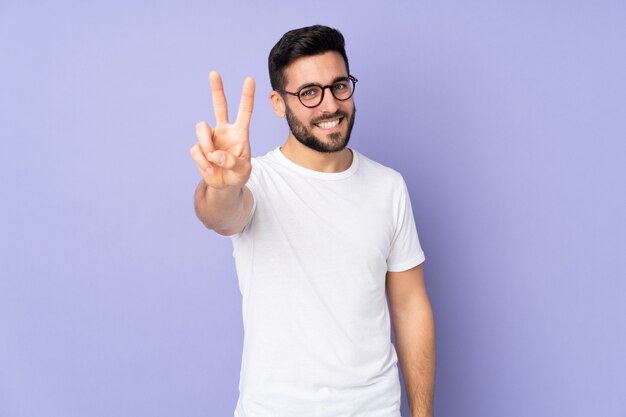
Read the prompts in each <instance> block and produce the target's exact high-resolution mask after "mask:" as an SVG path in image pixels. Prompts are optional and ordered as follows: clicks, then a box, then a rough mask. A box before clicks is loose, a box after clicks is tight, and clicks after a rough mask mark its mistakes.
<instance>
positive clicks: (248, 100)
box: [236, 77, 254, 128]
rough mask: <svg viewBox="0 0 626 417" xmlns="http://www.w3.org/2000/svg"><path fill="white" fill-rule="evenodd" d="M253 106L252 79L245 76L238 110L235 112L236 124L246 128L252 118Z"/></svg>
mask: <svg viewBox="0 0 626 417" xmlns="http://www.w3.org/2000/svg"><path fill="white" fill-rule="evenodd" d="M253 108H254V79H253V78H252V77H247V78H246V79H245V80H244V81H243V88H242V90H241V100H240V101H239V112H238V113H237V122H236V123H237V124H238V125H242V126H243V127H245V128H247V127H248V126H249V125H250V119H251V118H252V109H253Z"/></svg>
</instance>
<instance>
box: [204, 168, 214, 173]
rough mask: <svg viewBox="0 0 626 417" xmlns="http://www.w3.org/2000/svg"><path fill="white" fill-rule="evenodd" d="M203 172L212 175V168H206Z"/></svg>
mask: <svg viewBox="0 0 626 417" xmlns="http://www.w3.org/2000/svg"><path fill="white" fill-rule="evenodd" d="M205 171H206V172H207V174H212V173H213V168H211V167H206V168H205Z"/></svg>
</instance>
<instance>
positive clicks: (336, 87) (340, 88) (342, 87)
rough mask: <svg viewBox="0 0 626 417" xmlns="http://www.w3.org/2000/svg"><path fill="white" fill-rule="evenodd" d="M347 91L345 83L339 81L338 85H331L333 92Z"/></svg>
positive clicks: (346, 83)
mask: <svg viewBox="0 0 626 417" xmlns="http://www.w3.org/2000/svg"><path fill="white" fill-rule="evenodd" d="M347 89H348V82H347V81H340V82H338V83H335V84H333V90H334V91H337V92H341V91H345V90H347Z"/></svg>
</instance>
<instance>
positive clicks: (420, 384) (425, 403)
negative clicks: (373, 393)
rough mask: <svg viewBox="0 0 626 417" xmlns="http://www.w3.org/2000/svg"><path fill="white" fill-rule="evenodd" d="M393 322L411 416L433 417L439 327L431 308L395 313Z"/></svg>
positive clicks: (425, 306) (424, 307)
mask: <svg viewBox="0 0 626 417" xmlns="http://www.w3.org/2000/svg"><path fill="white" fill-rule="evenodd" d="M393 320H394V329H395V333H396V348H397V350H398V356H399V359H400V365H401V366H402V373H403V375H404V385H405V387H406V393H407V398H408V402H409V407H410V410H411V417H431V416H432V415H433V394H434V386H435V324H434V319H433V314H432V309H431V306H430V304H427V305H423V306H421V307H419V308H415V309H414V310H412V311H408V312H404V313H397V314H394V319H393Z"/></svg>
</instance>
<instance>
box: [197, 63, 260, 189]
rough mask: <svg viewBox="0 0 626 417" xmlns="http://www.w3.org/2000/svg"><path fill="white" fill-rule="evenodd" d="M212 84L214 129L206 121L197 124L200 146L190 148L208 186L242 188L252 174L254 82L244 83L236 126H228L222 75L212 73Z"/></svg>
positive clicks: (247, 81)
mask: <svg viewBox="0 0 626 417" xmlns="http://www.w3.org/2000/svg"><path fill="white" fill-rule="evenodd" d="M209 83H210V84H211V91H212V93H213V108H214V111H215V121H216V125H215V129H213V128H211V126H209V124H208V123H207V122H204V121H202V122H200V123H197V124H196V136H197V137H198V143H196V144H195V145H194V146H192V148H191V149H190V153H191V157H192V158H193V160H194V161H195V162H196V165H197V166H198V169H199V170H200V174H201V175H202V178H203V179H204V182H205V183H206V184H207V186H209V187H212V188H217V189H224V188H229V187H235V188H236V187H239V188H241V187H243V186H244V185H245V184H246V182H247V181H248V178H249V177H250V172H251V171H252V166H251V164H250V141H249V137H248V127H249V126H250V118H251V117H252V107H253V105H254V80H253V79H252V78H250V77H248V78H246V79H245V80H244V82H243V89H242V93H241V100H240V102H239V111H238V113H237V120H236V121H235V123H233V124H230V123H228V106H227V105H226V96H225V95H224V86H223V85H222V79H221V77H220V75H219V74H218V73H217V72H215V71H211V73H210V74H209Z"/></svg>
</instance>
